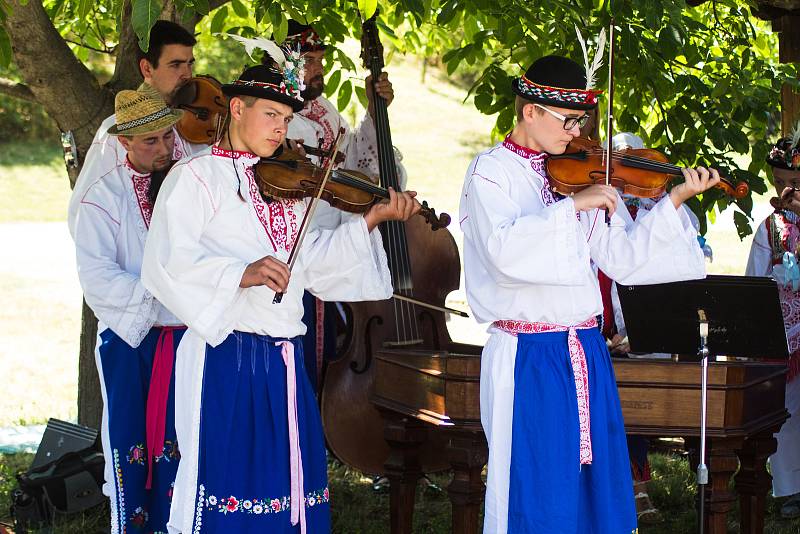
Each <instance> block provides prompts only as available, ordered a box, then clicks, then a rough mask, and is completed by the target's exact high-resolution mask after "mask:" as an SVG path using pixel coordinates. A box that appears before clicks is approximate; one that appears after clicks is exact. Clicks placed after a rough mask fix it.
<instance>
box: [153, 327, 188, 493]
mask: <svg viewBox="0 0 800 534" xmlns="http://www.w3.org/2000/svg"><path fill="white" fill-rule="evenodd" d="M185 328H186V327H185V326H162V327H161V333H160V334H159V335H158V341H156V354H155V356H154V357H153V371H152V372H151V374H150V388H149V390H148V391H147V407H146V411H145V441H146V443H147V482H146V483H145V488H146V489H150V488H151V487H152V486H153V461H154V460H155V458H156V457H157V456H160V455H161V454H163V452H164V437H165V434H166V426H167V402H168V401H169V383H170V381H171V380H172V367H173V365H174V364H175V344H174V341H173V337H172V333H173V332H174V331H175V330H182V329H185Z"/></svg>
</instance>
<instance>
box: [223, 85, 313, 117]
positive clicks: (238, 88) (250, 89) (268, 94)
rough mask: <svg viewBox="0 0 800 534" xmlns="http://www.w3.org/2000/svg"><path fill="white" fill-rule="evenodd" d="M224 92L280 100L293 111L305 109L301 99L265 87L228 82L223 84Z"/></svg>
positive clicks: (230, 95)
mask: <svg viewBox="0 0 800 534" xmlns="http://www.w3.org/2000/svg"><path fill="white" fill-rule="evenodd" d="M222 92H223V93H224V94H225V96H227V97H228V98H231V97H234V96H254V97H256V98H263V99H264V100H272V101H273V102H280V103H281V104H286V105H287V106H289V107H291V108H292V111H294V112H298V111H300V110H301V109H303V105H304V103H303V102H302V101H301V100H297V99H296V98H292V97H290V96H289V95H285V94H283V93H279V92H278V91H275V90H274V89H269V88H265V87H256V86H255V85H238V84H232V83H226V84H224V85H223V86H222Z"/></svg>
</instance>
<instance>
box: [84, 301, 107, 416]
mask: <svg viewBox="0 0 800 534" xmlns="http://www.w3.org/2000/svg"><path fill="white" fill-rule="evenodd" d="M96 343H97V319H96V318H95V316H94V313H92V310H91V309H90V308H89V306H87V305H86V301H84V302H83V309H82V312H81V344H80V358H79V360H78V423H80V424H82V425H85V426H89V427H92V428H100V420H101V418H102V415H103V399H102V396H101V394H100V378H99V376H98V374H97V366H96V365H95V361H94V348H95V344H96Z"/></svg>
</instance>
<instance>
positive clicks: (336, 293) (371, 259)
mask: <svg viewBox="0 0 800 534" xmlns="http://www.w3.org/2000/svg"><path fill="white" fill-rule="evenodd" d="M298 262H300V263H301V264H302V265H301V266H302V269H303V270H304V271H305V273H306V279H307V280H308V281H309V286H308V290H309V291H310V292H311V293H312V294H314V295H315V296H317V297H319V298H321V299H323V300H328V301H339V302H351V301H363V300H385V299H388V298H389V297H391V296H392V281H391V275H390V273H389V267H388V263H387V260H386V251H384V249H383V242H382V239H381V235H380V232H379V231H378V229H377V228H376V229H374V230H373V231H372V232H368V231H367V223H366V221H365V220H364V217H363V216H360V215H359V216H354V217H348V218H346V219H344V222H343V223H342V224H340V225H339V226H338V227H336V228H334V229H330V228H327V229H325V228H320V227H317V228H314V229H312V230H310V231H309V233H308V235H307V236H306V240H305V242H304V243H303V248H302V250H301V251H300V255H299V256H298Z"/></svg>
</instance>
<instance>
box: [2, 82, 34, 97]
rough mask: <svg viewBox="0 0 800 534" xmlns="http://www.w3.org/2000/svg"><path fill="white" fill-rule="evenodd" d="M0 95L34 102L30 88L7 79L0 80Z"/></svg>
mask: <svg viewBox="0 0 800 534" xmlns="http://www.w3.org/2000/svg"><path fill="white" fill-rule="evenodd" d="M0 93H2V94H4V95H8V96H12V97H14V98H19V99H21V100H28V101H29V102H36V97H35V96H33V93H32V92H31V90H30V88H29V87H28V86H27V85H25V84H22V83H17V82H12V81H11V80H9V79H7V78H0Z"/></svg>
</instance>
